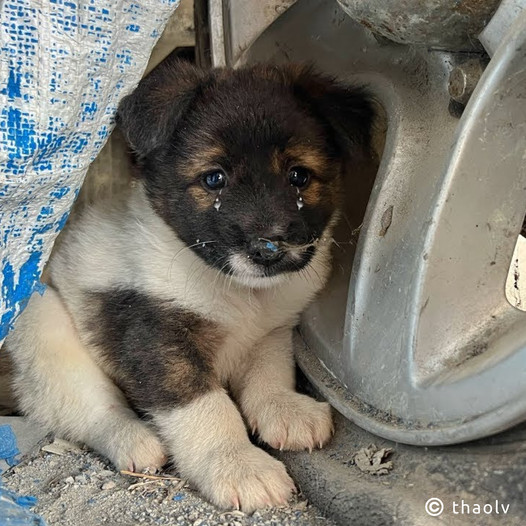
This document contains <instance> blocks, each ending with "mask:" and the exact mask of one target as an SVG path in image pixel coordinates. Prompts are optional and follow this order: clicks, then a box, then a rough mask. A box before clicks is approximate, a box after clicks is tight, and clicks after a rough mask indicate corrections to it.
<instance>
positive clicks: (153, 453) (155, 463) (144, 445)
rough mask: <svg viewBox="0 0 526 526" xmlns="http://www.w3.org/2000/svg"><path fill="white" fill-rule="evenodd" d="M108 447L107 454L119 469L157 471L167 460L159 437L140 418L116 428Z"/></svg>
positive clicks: (139, 471) (140, 471)
mask: <svg viewBox="0 0 526 526" xmlns="http://www.w3.org/2000/svg"><path fill="white" fill-rule="evenodd" d="M106 447H107V449H108V452H107V456H108V457H109V459H110V460H111V461H112V462H113V464H114V465H115V466H116V467H117V469H119V470H128V471H134V472H136V473H142V472H145V471H151V472H155V471H157V470H160V469H161V468H162V467H163V465H164V464H165V463H166V460H167V458H166V455H165V453H164V450H163V446H162V445H161V442H160V440H159V438H157V436H156V435H155V433H154V432H153V431H152V430H150V429H149V428H148V427H147V426H146V425H144V424H143V423H142V422H140V421H139V420H137V421H131V422H128V423H127V425H125V426H123V427H122V428H121V429H119V430H117V429H115V433H114V434H112V436H111V438H109V440H108V443H107V444H106Z"/></svg>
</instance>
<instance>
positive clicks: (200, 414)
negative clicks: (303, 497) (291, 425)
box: [154, 389, 294, 513]
mask: <svg viewBox="0 0 526 526" xmlns="http://www.w3.org/2000/svg"><path fill="white" fill-rule="evenodd" d="M154 420H155V422H156V424H157V425H158V426H159V428H160V429H161V434H162V435H163V437H164V438H165V441H166V444H167V445H168V447H169V450H170V453H171V454H172V455H173V457H174V460H175V462H176V465H177V466H178V468H179V470H180V472H181V473H182V474H183V476H185V477H187V478H188V479H189V480H191V481H192V482H193V483H195V484H196V485H197V487H198V488H199V490H200V491H201V492H202V493H203V494H204V495H206V496H207V497H208V498H209V499H210V500H211V501H212V502H213V503H214V504H216V505H218V506H220V507H223V508H232V507H234V508H238V509H239V508H241V509H242V510H243V511H245V512H248V513H250V512H252V511H254V510H255V509H257V508H263V507H266V506H276V505H282V504H286V502H287V500H288V499H289V497H290V494H291V492H292V491H294V483H293V482H292V480H291V478H290V477H289V476H288V474H287V471H286V470H285V467H284V466H283V464H282V463H281V462H279V461H277V460H276V459H274V458H272V457H271V456H270V455H268V454H267V453H265V452H264V451H263V450H262V449H260V448H258V447H256V446H254V445H253V444H251V443H250V441H249V439H248V436H247V432H246V429H245V425H244V423H243V419H242V418H241V415H240V414H239V411H238V410H237V408H236V406H235V405H234V403H233V402H232V400H231V399H230V397H229V396H228V395H227V394H226V392H225V391H224V390H222V389H218V390H213V391H210V392H209V393H207V394H205V395H202V396H200V397H199V398H197V399H196V400H194V401H192V402H190V403H188V404H186V405H184V406H183V407H178V408H176V409H172V410H169V411H163V412H157V413H155V416H154Z"/></svg>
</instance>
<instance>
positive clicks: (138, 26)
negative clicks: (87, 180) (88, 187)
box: [0, 0, 178, 345]
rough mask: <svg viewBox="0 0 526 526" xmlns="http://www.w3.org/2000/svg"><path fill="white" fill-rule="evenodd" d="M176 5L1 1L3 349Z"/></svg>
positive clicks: (150, 0)
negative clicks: (124, 100)
mask: <svg viewBox="0 0 526 526" xmlns="http://www.w3.org/2000/svg"><path fill="white" fill-rule="evenodd" d="M177 4H178V0H136V1H135V2H134V1H130V0H3V1H0V291H1V301H0V345H1V343H2V341H3V339H4V338H5V336H6V335H7V333H8V331H9V330H10V329H11V328H12V327H13V323H14V321H15V319H16V317H17V316H18V314H19V313H20V312H21V310H22V309H23V308H24V306H25V304H26V303H27V300H28V299H29V296H30V295H31V293H32V292H33V291H34V290H40V291H41V289H42V285H40V284H39V277H40V273H41V271H42V267H43V265H44V264H45V262H46V261H47V259H48V257H49V254H50V251H51V248H52V246H53V242H54V240H55V237H56V236H57V234H58V232H59V231H60V230H61V229H62V227H63V226H64V223H65V222H66V219H67V217H68V213H69V211H70V208H71V206H72V204H73V201H74V199H75V197H76V195H77V194H78V191H79V188H80V185H81V183H82V181H83V178H84V176H85V174H86V170H87V168H88V166H89V164H90V163H91V162H92V161H93V159H94V158H95V157H96V156H97V154H98V152H99V151H100V149H101V148H102V146H103V145H104V143H105V141H106V139H107V137H108V135H109V133H110V132H111V130H112V127H113V122H114V116H115V112H116V109H117V105H118V103H119V101H120V99H121V98H122V97H123V96H124V95H126V94H127V93H129V92H130V91H131V90H132V89H133V88H134V87H135V86H136V84H137V83H138V81H139V79H140V77H141V75H142V73H143V71H144V69H145V68H146V64H147V61H148V58H149V56H150V53H151V50H152V47H153V45H154V44H155V42H156V41H157V39H158V37H159V36H160V33H161V31H162V29H163V28H164V26H165V24H166V22H167V20H168V18H169V16H170V14H171V13H172V12H173V10H174V9H175V8H176V7H177Z"/></svg>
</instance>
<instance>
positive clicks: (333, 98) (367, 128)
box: [289, 65, 375, 153]
mask: <svg viewBox="0 0 526 526" xmlns="http://www.w3.org/2000/svg"><path fill="white" fill-rule="evenodd" d="M289 72H290V75H291V76H292V84H293V90H294V93H295V95H296V97H298V99H300V100H301V101H302V102H303V103H304V104H306V105H307V106H308V107H309V109H310V111H312V112H313V113H314V114H315V115H316V116H317V117H319V118H320V119H321V120H322V121H323V120H325V122H327V123H328V124H329V126H330V128H331V130H330V131H332V132H333V137H334V140H335V142H336V144H338V145H339V146H340V148H341V149H342V152H343V153H345V152H348V153H352V152H353V151H354V152H355V151H356V149H357V148H361V149H367V148H369V146H370V141H371V133H372V126H373V121H374V118H375V110H374V102H373V100H372V97H371V96H370V95H369V94H368V93H367V92H366V90H365V89H363V88H360V87H356V86H347V85H345V84H342V83H341V82H339V81H337V80H336V79H334V78H333V77H330V76H327V75H322V74H320V73H317V72H316V71H314V69H313V68H312V67H311V66H294V65H293V66H291V67H290V69H289Z"/></svg>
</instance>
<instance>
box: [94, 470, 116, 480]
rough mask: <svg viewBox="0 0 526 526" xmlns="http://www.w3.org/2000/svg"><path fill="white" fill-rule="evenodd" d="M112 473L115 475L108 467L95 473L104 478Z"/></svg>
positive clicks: (111, 475)
mask: <svg viewBox="0 0 526 526" xmlns="http://www.w3.org/2000/svg"><path fill="white" fill-rule="evenodd" d="M113 475H115V473H114V472H113V471H111V470H109V469H103V470H102V471H99V472H98V473H97V476H98V477H100V478H101V479H106V478H108V477H113Z"/></svg>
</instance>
